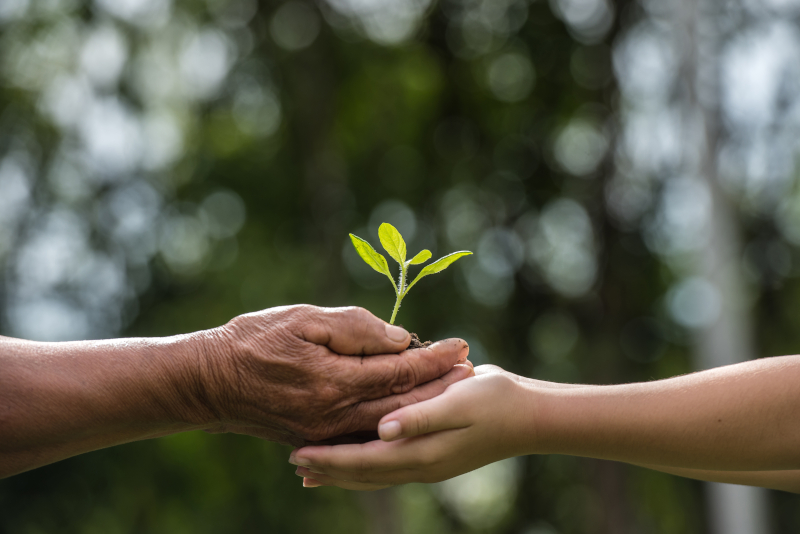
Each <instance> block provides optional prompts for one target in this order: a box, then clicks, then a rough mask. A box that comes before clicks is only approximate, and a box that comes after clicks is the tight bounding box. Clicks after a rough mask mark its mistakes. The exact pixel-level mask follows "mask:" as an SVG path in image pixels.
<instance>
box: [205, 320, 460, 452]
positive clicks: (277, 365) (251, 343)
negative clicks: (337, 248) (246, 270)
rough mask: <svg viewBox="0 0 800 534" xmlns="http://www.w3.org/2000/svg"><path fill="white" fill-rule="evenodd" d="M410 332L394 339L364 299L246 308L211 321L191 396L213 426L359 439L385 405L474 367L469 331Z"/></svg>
mask: <svg viewBox="0 0 800 534" xmlns="http://www.w3.org/2000/svg"><path fill="white" fill-rule="evenodd" d="M390 328H391V327H390ZM403 333H404V331H402V330H401V331H400V334H401V337H402V334H403ZM409 342H410V336H409V335H408V333H407V332H405V337H403V338H402V339H398V340H393V339H390V338H389V337H388V335H387V325H386V323H385V322H384V321H382V320H380V319H378V318H377V317H375V316H374V315H372V314H371V313H369V312H368V311H366V310H364V309H361V308H318V307H315V306H307V305H299V306H288V307H281V308H271V309H267V310H264V311H261V312H256V313H251V314H246V315H242V316H239V317H236V318H235V319H233V320H232V321H231V322H229V323H228V324H226V325H225V326H223V327H220V328H218V329H214V330H210V331H207V340H206V343H205V345H206V349H205V354H206V357H205V365H203V366H202V367H201V368H200V369H198V371H197V372H198V374H199V376H198V377H197V378H195V379H194V380H195V383H196V386H195V387H193V388H191V389H192V390H193V392H192V398H191V399H190V402H191V404H193V405H195V406H199V407H203V408H205V410H206V411H207V414H208V420H209V421H210V422H211V423H210V424H209V425H207V428H206V431H208V432H215V433H216V432H234V433H240V434H248V435H252V436H256V437H260V438H263V439H268V440H271V441H278V442H281V443H285V444H290V445H294V446H303V445H305V444H308V443H312V442H321V441H324V440H329V439H331V438H335V437H339V436H347V435H349V436H350V437H349V438H348V437H345V438H344V439H339V440H338V442H342V441H345V442H346V441H350V442H352V441H363V439H360V438H359V433H361V435H368V434H364V433H365V432H366V433H369V432H372V433H373V435H374V432H375V429H376V428H377V424H378V421H379V420H380V418H381V417H382V416H384V415H385V414H387V413H389V412H392V411H394V410H396V409H398V408H401V407H403V406H406V405H409V404H413V403H415V402H419V401H422V400H426V399H430V398H432V397H435V396H436V395H438V394H440V393H442V392H443V391H444V390H445V389H446V388H447V386H448V385H449V384H451V383H454V382H457V381H458V380H461V379H462V378H465V377H467V376H470V375H471V374H472V367H471V364H469V363H468V362H467V360H466V358H467V354H468V352H469V349H468V346H467V343H466V342H465V341H463V340H460V339H447V340H444V341H440V342H437V343H435V344H433V345H432V346H430V347H427V348H423V349H414V350H404V349H405V348H406V347H407V346H408V344H409ZM464 364H466V365H464Z"/></svg>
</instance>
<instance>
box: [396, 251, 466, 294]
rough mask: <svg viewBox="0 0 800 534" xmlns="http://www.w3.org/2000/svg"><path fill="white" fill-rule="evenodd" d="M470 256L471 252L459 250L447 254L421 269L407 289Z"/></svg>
mask: <svg viewBox="0 0 800 534" xmlns="http://www.w3.org/2000/svg"><path fill="white" fill-rule="evenodd" d="M423 252H427V251H423ZM420 254H422V253H420ZM428 254H430V252H428ZM470 254H472V252H470V251H468V250H459V251H458V252H452V253H450V254H448V255H447V256H442V257H441V258H439V259H438V260H436V261H435V262H433V263H431V264H430V265H426V266H425V268H423V269H422V270H421V271H420V272H419V274H418V275H417V277H416V278H414V281H413V282H411V284H409V286H408V289H411V288H412V287H413V286H414V284H416V283H417V282H418V281H419V280H420V279H421V278H424V277H425V276H428V275H429V274H436V273H440V272H442V271H444V270H445V269H447V268H448V267H450V265H452V264H453V262H455V261H456V260H457V259H459V258H462V257H464V256H469V255H470ZM408 289H406V292H408Z"/></svg>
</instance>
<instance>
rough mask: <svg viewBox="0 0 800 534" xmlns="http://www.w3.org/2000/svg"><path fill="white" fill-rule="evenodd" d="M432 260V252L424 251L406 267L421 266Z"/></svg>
mask: <svg viewBox="0 0 800 534" xmlns="http://www.w3.org/2000/svg"><path fill="white" fill-rule="evenodd" d="M429 259H431V251H430V250H428V249H425V250H422V251H421V252H420V253H419V254H417V255H416V256H414V257H413V258H411V259H410V260H408V262H407V263H406V265H419V264H420V263H425V262H426V261H428V260H429Z"/></svg>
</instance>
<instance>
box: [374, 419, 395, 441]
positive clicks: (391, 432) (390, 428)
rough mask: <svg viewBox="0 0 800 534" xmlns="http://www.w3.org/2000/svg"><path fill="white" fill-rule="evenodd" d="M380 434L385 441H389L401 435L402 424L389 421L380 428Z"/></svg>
mask: <svg viewBox="0 0 800 534" xmlns="http://www.w3.org/2000/svg"><path fill="white" fill-rule="evenodd" d="M378 434H379V435H380V436H381V439H382V440H384V441H389V440H392V439H394V438H396V437H397V436H399V435H400V422H399V421H387V422H385V423H382V424H381V425H380V426H379V427H378Z"/></svg>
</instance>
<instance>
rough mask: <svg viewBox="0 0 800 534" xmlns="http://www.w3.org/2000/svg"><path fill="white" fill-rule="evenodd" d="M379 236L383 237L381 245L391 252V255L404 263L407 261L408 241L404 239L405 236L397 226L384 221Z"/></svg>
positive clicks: (400, 262) (398, 261) (379, 229)
mask: <svg viewBox="0 0 800 534" xmlns="http://www.w3.org/2000/svg"><path fill="white" fill-rule="evenodd" d="M378 237H380V238H381V245H383V248H385V249H386V252H388V253H389V256H391V257H392V258H394V261H396V262H397V263H399V264H400V265H403V263H405V261H406V242H405V241H403V236H401V235H400V232H398V231H397V228H395V227H394V226H392V225H391V224H389V223H383V224H382V225H381V226H380V228H378Z"/></svg>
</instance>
